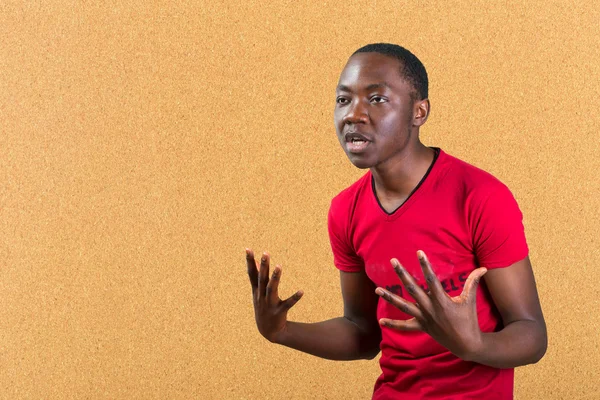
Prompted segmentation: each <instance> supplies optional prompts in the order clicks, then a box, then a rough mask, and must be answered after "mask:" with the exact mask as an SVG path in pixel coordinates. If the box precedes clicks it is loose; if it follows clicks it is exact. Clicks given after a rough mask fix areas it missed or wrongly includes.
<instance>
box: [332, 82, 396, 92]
mask: <svg viewBox="0 0 600 400" xmlns="http://www.w3.org/2000/svg"><path fill="white" fill-rule="evenodd" d="M381 88H388V89H391V86H390V85H389V84H387V83H386V82H381V83H372V84H370V85H369V86H367V87H366V88H365V90H367V91H370V90H375V89H381ZM336 89H337V90H341V91H343V92H352V90H351V89H350V88H349V87H348V86H346V85H338V87H337V88H336Z"/></svg>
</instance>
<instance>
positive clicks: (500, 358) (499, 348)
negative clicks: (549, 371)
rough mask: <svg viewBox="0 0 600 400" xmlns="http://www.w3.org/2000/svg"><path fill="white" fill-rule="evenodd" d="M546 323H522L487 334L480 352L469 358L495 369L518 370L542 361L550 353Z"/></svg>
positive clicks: (515, 323) (477, 351)
mask: <svg viewBox="0 0 600 400" xmlns="http://www.w3.org/2000/svg"><path fill="white" fill-rule="evenodd" d="M547 342H548V339H547V336H546V328H545V327H544V325H543V323H540V322H537V321H533V320H521V321H515V322H513V323H510V324H509V325H507V326H506V327H504V329H502V330H501V331H499V332H491V333H484V334H483V335H482V341H481V343H480V345H479V346H478V349H476V350H474V351H473V353H472V354H469V355H467V356H466V357H465V358H466V359H467V360H468V361H474V362H477V363H479V364H484V365H488V366H490V367H495V368H515V367H518V366H521V365H527V364H533V363H536V362H538V361H539V360H540V359H541V358H542V357H543V356H544V353H545V352H546V347H547Z"/></svg>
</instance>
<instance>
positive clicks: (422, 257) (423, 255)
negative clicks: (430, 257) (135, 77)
mask: <svg viewBox="0 0 600 400" xmlns="http://www.w3.org/2000/svg"><path fill="white" fill-rule="evenodd" d="M417 257H419V258H420V259H421V260H424V259H425V253H424V252H423V250H418V251H417Z"/></svg>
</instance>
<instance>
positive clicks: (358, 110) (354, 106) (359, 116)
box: [343, 100, 369, 124]
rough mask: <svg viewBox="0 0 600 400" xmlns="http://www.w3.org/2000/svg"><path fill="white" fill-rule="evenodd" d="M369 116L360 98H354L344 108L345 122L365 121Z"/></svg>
mask: <svg viewBox="0 0 600 400" xmlns="http://www.w3.org/2000/svg"><path fill="white" fill-rule="evenodd" d="M368 118H369V114H368V112H367V108H366V106H365V105H364V104H363V102H362V101H360V100H354V101H352V103H350V104H349V105H348V107H347V108H346V114H345V115H344V119H343V120H344V123H345V124H357V123H366V122H367V120H368Z"/></svg>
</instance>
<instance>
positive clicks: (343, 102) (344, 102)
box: [335, 96, 350, 105]
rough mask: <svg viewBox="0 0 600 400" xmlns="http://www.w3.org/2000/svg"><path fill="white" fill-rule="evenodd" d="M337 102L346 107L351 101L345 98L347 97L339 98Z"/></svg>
mask: <svg viewBox="0 0 600 400" xmlns="http://www.w3.org/2000/svg"><path fill="white" fill-rule="evenodd" d="M335 102H336V103H337V104H341V105H344V104H348V103H349V102H350V101H349V100H348V99H347V98H345V97H342V96H338V97H336V99H335Z"/></svg>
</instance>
